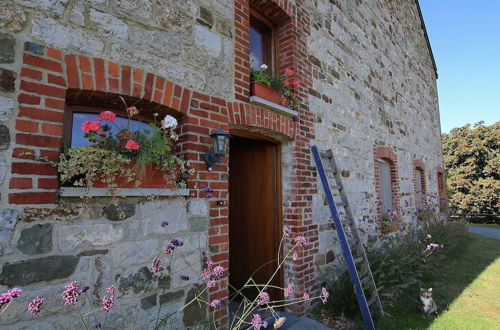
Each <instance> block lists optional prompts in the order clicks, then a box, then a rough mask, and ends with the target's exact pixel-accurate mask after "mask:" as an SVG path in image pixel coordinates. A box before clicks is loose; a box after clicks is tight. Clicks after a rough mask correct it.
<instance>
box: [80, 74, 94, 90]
mask: <svg viewBox="0 0 500 330" xmlns="http://www.w3.org/2000/svg"><path fill="white" fill-rule="evenodd" d="M82 88H83V89H85V90H93V89H94V82H93V81H92V76H91V75H89V74H82Z"/></svg>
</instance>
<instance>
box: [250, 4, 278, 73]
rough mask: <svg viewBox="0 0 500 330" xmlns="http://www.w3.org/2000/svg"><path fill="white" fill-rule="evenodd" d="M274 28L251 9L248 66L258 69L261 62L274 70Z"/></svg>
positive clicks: (270, 70) (270, 69)
mask: <svg viewBox="0 0 500 330" xmlns="http://www.w3.org/2000/svg"><path fill="white" fill-rule="evenodd" d="M275 40H276V37H275V29H274V28H273V25H272V24H271V23H270V22H269V21H268V20H267V19H266V18H265V17H264V16H262V15H260V14H258V13H257V12H255V11H252V14H251V16H250V68H251V69H252V70H259V69H260V66H261V65H262V64H266V65H267V66H268V67H269V69H268V70H269V71H268V72H271V73H274V72H275V71H276V65H275V61H276V55H275V51H276V47H275V42H276V41H275Z"/></svg>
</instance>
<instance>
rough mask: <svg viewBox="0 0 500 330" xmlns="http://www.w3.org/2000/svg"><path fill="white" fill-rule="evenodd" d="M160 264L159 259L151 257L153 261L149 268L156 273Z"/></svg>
mask: <svg viewBox="0 0 500 330" xmlns="http://www.w3.org/2000/svg"><path fill="white" fill-rule="evenodd" d="M160 264H161V261H160V259H157V258H154V259H153V263H152V265H151V270H152V271H153V273H158V272H159V271H160Z"/></svg>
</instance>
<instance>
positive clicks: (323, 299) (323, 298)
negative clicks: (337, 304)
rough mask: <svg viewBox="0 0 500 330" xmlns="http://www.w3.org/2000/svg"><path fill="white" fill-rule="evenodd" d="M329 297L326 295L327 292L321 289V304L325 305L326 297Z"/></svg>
mask: <svg viewBox="0 0 500 330" xmlns="http://www.w3.org/2000/svg"><path fill="white" fill-rule="evenodd" d="M329 296H330V294H329V293H328V290H327V289H325V288H321V296H320V298H321V301H322V302H323V304H326V302H327V301H328V297H329Z"/></svg>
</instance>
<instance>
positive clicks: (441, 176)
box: [436, 167, 448, 212]
mask: <svg viewBox="0 0 500 330" xmlns="http://www.w3.org/2000/svg"><path fill="white" fill-rule="evenodd" d="M436 177H437V185H438V198H439V205H440V207H439V209H440V211H441V212H446V208H447V204H448V198H447V196H446V181H445V172H444V168H442V167H438V168H436Z"/></svg>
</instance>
